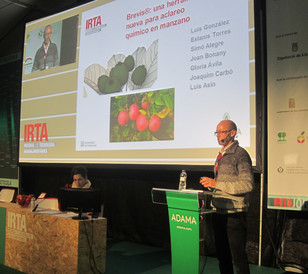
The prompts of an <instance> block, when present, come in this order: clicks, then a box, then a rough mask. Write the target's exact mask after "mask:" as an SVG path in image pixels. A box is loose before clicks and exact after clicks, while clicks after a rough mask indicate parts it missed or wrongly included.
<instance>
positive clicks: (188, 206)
mask: <svg viewBox="0 0 308 274" xmlns="http://www.w3.org/2000/svg"><path fill="white" fill-rule="evenodd" d="M212 195H213V192H210V191H201V190H182V191H179V190H174V189H162V188H153V189H152V201H153V203H156V204H164V205H167V206H168V213H169V226H170V240H171V262H172V273H173V274H178V273H183V274H187V273H190V274H193V273H196V274H198V273H199V222H200V216H201V215H203V214H206V213H211V212H213V210H212V209H210V208H208V207H207V206H206V205H207V204H208V199H209V198H210V197H211V196H212Z"/></svg>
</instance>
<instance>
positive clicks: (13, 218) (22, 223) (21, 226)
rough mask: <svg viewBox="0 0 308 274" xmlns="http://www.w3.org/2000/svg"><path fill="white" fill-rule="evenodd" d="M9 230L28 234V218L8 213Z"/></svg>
mask: <svg viewBox="0 0 308 274" xmlns="http://www.w3.org/2000/svg"><path fill="white" fill-rule="evenodd" d="M7 226H8V228H12V229H16V230H19V231H24V232H27V223H26V216H25V215H23V214H20V213H15V212H10V211H9V212H8V223H7Z"/></svg>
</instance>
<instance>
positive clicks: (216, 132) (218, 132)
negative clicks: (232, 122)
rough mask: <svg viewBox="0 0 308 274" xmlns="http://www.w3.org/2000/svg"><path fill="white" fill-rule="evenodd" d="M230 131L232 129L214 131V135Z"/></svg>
mask: <svg viewBox="0 0 308 274" xmlns="http://www.w3.org/2000/svg"><path fill="white" fill-rule="evenodd" d="M230 131H232V129H229V130H224V131H215V132H214V135H215V136H217V135H221V134H226V133H228V132H230Z"/></svg>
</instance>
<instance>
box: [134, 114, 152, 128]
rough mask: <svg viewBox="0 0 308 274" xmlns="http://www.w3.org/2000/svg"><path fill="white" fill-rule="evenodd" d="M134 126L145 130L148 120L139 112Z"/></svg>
mask: <svg viewBox="0 0 308 274" xmlns="http://www.w3.org/2000/svg"><path fill="white" fill-rule="evenodd" d="M136 126H137V129H138V130H139V131H145V130H146V129H147V128H148V126H149V121H148V120H147V118H146V117H145V116H144V115H142V114H140V115H139V116H138V118H137V121H136Z"/></svg>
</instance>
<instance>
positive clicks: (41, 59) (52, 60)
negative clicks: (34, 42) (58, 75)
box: [32, 25, 59, 72]
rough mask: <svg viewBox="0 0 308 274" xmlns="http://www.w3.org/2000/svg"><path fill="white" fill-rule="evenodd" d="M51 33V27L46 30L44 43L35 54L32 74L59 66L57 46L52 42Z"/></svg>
mask: <svg viewBox="0 0 308 274" xmlns="http://www.w3.org/2000/svg"><path fill="white" fill-rule="evenodd" d="M51 33H52V28H51V26H50V25H48V26H46V27H45V30H44V42H43V44H42V46H41V47H40V48H39V49H38V50H37V52H36V54H35V57H34V62H33V66H32V72H33V71H37V70H44V69H48V68H50V67H54V66H57V65H58V64H59V63H58V49H57V45H56V44H55V43H52V42H51Z"/></svg>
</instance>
